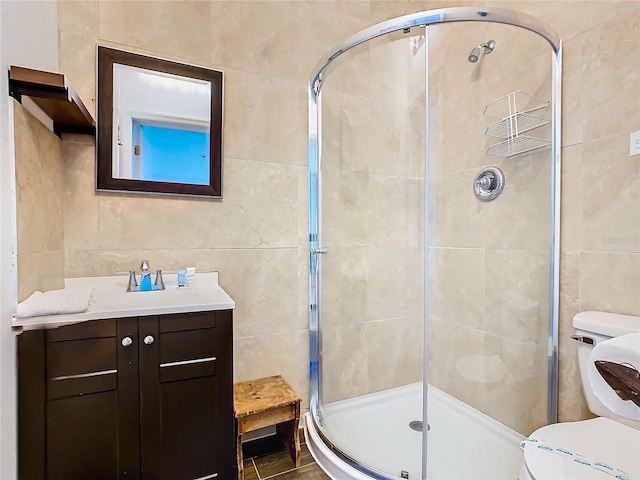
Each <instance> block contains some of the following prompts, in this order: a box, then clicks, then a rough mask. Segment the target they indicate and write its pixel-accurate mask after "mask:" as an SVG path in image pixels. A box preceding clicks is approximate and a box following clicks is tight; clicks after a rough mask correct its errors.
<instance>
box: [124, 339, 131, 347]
mask: <svg viewBox="0 0 640 480" xmlns="http://www.w3.org/2000/svg"><path fill="white" fill-rule="evenodd" d="M132 343H133V340H131V337H124V338H123V339H122V346H123V347H130V346H131V344H132Z"/></svg>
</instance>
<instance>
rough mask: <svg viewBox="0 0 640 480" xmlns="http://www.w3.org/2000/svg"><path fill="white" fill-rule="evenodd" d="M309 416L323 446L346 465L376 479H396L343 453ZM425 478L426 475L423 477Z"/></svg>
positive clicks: (312, 417) (313, 418) (396, 478)
mask: <svg viewBox="0 0 640 480" xmlns="http://www.w3.org/2000/svg"><path fill="white" fill-rule="evenodd" d="M310 416H311V420H312V421H313V428H314V429H315V431H316V433H317V434H318V436H319V437H320V440H322V443H324V444H325V446H326V447H327V448H328V449H329V450H331V452H332V453H333V454H335V455H336V456H337V457H338V458H340V460H342V461H343V462H345V463H346V464H347V465H349V466H350V467H352V468H354V469H356V470H358V471H360V472H363V473H366V474H367V475H370V476H371V478H374V479H376V480H398V477H397V476H395V475H390V474H387V473H384V472H381V471H380V470H376V469H375V468H371V467H367V466H366V465H363V464H361V463H360V462H358V461H357V460H355V459H354V458H353V457H351V456H349V455H348V454H346V453H344V452H343V451H342V450H340V448H339V447H336V446H335V445H334V444H333V442H331V440H329V439H328V438H327V437H326V436H325V434H324V433H323V432H322V429H321V428H320V427H319V426H318V424H317V422H316V419H315V416H314V415H310ZM424 478H426V477H424Z"/></svg>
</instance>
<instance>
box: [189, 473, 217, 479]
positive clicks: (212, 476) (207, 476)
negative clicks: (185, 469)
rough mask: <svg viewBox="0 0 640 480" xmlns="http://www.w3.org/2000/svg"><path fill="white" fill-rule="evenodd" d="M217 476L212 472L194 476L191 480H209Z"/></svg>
mask: <svg viewBox="0 0 640 480" xmlns="http://www.w3.org/2000/svg"><path fill="white" fill-rule="evenodd" d="M217 476H218V474H217V473H213V474H211V475H205V476H204V477H198V478H194V479H193V480H209V479H210V478H216V477H217Z"/></svg>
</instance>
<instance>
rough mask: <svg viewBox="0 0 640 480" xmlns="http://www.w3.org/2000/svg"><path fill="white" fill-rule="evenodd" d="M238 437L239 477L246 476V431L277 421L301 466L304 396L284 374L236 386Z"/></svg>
mask: <svg viewBox="0 0 640 480" xmlns="http://www.w3.org/2000/svg"><path fill="white" fill-rule="evenodd" d="M233 393H234V408H235V414H236V423H237V429H236V430H237V441H238V480H244V470H243V468H242V463H243V461H242V434H243V433H247V432H252V431H253V430H258V429H259V428H264V427H269V426H271V425H276V432H277V434H278V436H279V437H280V439H281V440H282V442H283V443H284V444H285V446H286V447H287V448H288V449H289V454H290V455H291V460H293V463H294V465H295V466H296V467H299V466H300V438H299V434H298V424H299V423H300V397H298V395H297V394H296V392H295V391H294V390H293V388H291V387H290V386H289V384H288V383H287V382H286V381H285V379H284V378H282V377H281V376H280V375H276V376H275V377H267V378H260V379H258V380H249V381H248V382H240V383H236V384H234V386H233Z"/></svg>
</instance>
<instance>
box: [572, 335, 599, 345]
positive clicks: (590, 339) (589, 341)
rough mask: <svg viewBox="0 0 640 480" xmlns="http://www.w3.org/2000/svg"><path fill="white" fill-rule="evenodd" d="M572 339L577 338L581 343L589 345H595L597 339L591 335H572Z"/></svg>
mask: <svg viewBox="0 0 640 480" xmlns="http://www.w3.org/2000/svg"><path fill="white" fill-rule="evenodd" d="M571 340H575V341H576V342H579V343H586V344H587V345H595V344H596V339H595V338H593V337H590V336H589V335H571Z"/></svg>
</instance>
